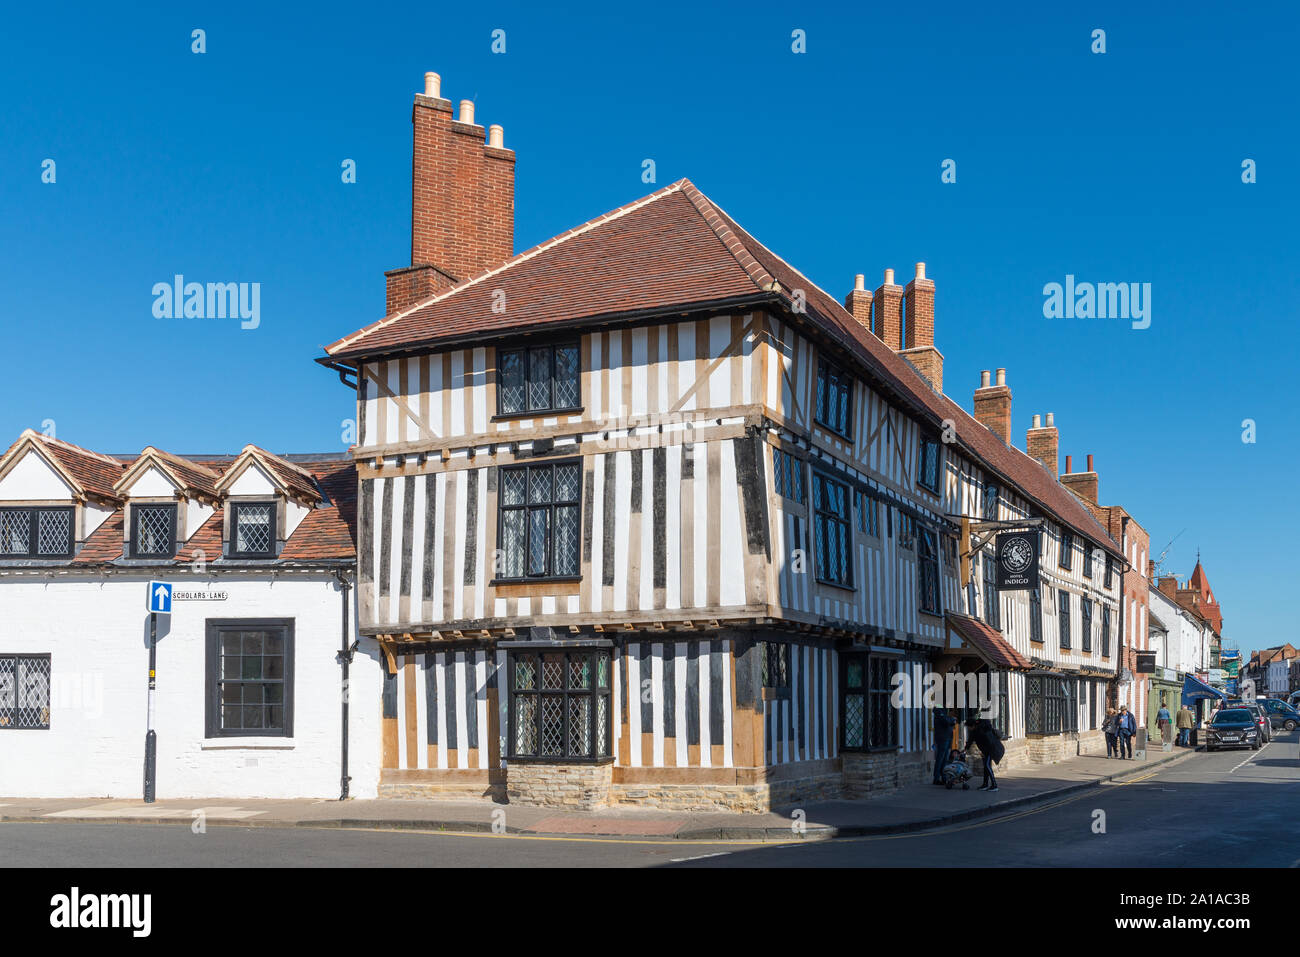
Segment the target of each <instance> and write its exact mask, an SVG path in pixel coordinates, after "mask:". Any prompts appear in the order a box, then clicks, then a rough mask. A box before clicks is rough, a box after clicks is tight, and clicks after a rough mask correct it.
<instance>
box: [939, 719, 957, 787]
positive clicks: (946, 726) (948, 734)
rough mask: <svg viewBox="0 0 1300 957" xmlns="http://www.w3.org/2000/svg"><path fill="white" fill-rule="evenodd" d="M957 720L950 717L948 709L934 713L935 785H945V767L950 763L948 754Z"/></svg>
mask: <svg viewBox="0 0 1300 957" xmlns="http://www.w3.org/2000/svg"><path fill="white" fill-rule="evenodd" d="M956 725H957V719H956V718H953V717H950V716H949V715H948V709H947V708H939V709H937V710H936V711H935V712H934V783H935V784H942V783H943V766H944V765H945V764H947V763H948V753H949V751H950V750H951V746H952V729H953V728H954V727H956Z"/></svg>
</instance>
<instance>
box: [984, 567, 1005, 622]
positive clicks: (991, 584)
mask: <svg viewBox="0 0 1300 957" xmlns="http://www.w3.org/2000/svg"><path fill="white" fill-rule="evenodd" d="M1001 605H1002V600H1001V593H1000V592H999V591H998V566H997V562H996V561H994V560H993V558H992V557H991V556H989V555H985V556H984V622H985V624H987V625H988V626H989V627H990V628H996V629H998V630H999V631H1001V630H1002V608H1001Z"/></svg>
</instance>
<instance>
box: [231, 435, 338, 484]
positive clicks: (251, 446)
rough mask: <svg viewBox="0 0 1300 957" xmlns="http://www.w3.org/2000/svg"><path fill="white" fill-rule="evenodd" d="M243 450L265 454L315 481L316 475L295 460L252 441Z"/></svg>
mask: <svg viewBox="0 0 1300 957" xmlns="http://www.w3.org/2000/svg"><path fill="white" fill-rule="evenodd" d="M244 451H245V452H249V451H251V452H255V453H257V454H259V455H265V456H266V457H267V458H269V459H272V460H274V461H275V462H277V463H279V464H281V465H284V466H285V467H286V468H289V469H292V470H293V471H295V472H297V473H298V474H299V475H301V476H302V477H303V478H305V479H307V480H308V481H311V482H315V481H316V476H315V475H313V474H312V473H311V471H310V470H308V469H305V468H303V467H302V466H301V465H299V464H298V463H297V462H290V461H289V460H288V459H286V458H283V457H282V456H279V455H276V454H275V453H274V452H268V451H267V450H266V449H264V448H262V447H261V446H260V445H254V444H253V443H251V442H250V443H249V444H248V445H245V446H244ZM236 460H238V459H236ZM340 461H342V460H340ZM231 464H232V465H233V464H234V463H231Z"/></svg>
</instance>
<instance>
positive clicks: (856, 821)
mask: <svg viewBox="0 0 1300 957" xmlns="http://www.w3.org/2000/svg"><path fill="white" fill-rule="evenodd" d="M1195 755H1197V752H1195V751H1193V750H1191V749H1183V748H1175V749H1174V750H1173V751H1172V752H1163V751H1161V750H1160V749H1159V747H1158V746H1157V747H1156V748H1153V749H1148V751H1147V753H1146V757H1145V758H1144V759H1134V760H1121V759H1109V758H1104V757H1076V758H1071V759H1068V760H1065V761H1060V762H1057V763H1055V764H1049V765H1042V766H1034V767H1026V768H1017V769H1015V770H1012V771H1006V772H1003V773H1000V774H999V775H998V784H999V789H998V790H997V791H994V792H989V791H980V790H977V789H976V785H975V784H974V783H972V787H971V789H970V790H969V791H963V790H960V789H953V790H951V791H950V790H948V789H946V788H942V787H936V786H934V785H932V784H930V783H928V782H927V783H925V784H917V785H909V786H907V787H904V788H900V789H898V790H897V791H893V792H890V793H888V794H884V795H880V796H877V797H872V798H868V799H865V800H855V801H809V802H804V803H802V804H799V805H797V806H790V807H783V808H778V809H777V810H775V811H773V812H771V813H767V814H741V813H727V812H685V811H664V810H655V809H651V808H637V807H618V808H607V809H602V810H599V811H566V810H560V809H555V808H537V807H524V806H518V805H505V804H495V803H493V802H491V801H488V800H479V801H445V800H419V799H410V798H402V799H384V800H348V801H337V800H311V799H301V800H237V799H206V800H205V799H186V800H171V799H167V800H161V801H158V802H156V803H154V804H145V803H143V801H139V800H92V799H87V798H64V799H51V800H40V799H32V798H4V797H0V822H9V823H18V822H23V823H56V822H75V823H83V824H87V823H111V824H175V825H182V824H188V825H190V828H191V830H195V831H196V832H197V831H198V830H199V826H198V824H199V823H200V822H201V824H202V827H203V828H204V829H206V827H207V826H209V825H235V826H239V827H245V828H247V827H272V828H294V827H302V828H344V829H359V828H370V829H378V830H389V831H392V830H418V831H435V832H445V833H491V834H498V835H500V834H516V835H524V836H556V837H570V838H593V837H596V838H642V839H646V840H664V839H677V840H687V841H749V842H755V841H758V842H767V841H771V842H790V841H808V840H829V839H832V838H845V837H860V836H867V835H884V834H901V833H908V832H913V831H923V830H927V829H930V828H937V827H943V826H945V825H951V824H955V823H958V822H962V821H969V820H974V819H977V818H985V817H995V816H998V815H1001V814H1003V813H1005V812H1007V811H1010V810H1013V809H1017V808H1022V807H1029V806H1032V805H1036V804H1043V803H1050V802H1053V801H1057V800H1060V799H1062V798H1065V797H1067V796H1069V795H1073V794H1077V793H1080V792H1083V791H1086V790H1088V789H1090V788H1095V787H1098V786H1100V785H1102V784H1105V783H1110V782H1122V781H1126V780H1134V779H1141V778H1142V777H1143V776H1146V775H1150V774H1152V773H1154V772H1155V770H1156V769H1159V768H1163V767H1165V766H1168V765H1170V764H1173V763H1175V762H1182V761H1186V760H1188V759H1190V758H1192V757H1193V756H1195Z"/></svg>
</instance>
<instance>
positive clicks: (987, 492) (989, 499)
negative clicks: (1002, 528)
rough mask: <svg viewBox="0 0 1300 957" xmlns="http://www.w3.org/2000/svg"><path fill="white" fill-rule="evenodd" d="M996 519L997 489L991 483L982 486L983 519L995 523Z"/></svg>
mask: <svg viewBox="0 0 1300 957" xmlns="http://www.w3.org/2000/svg"><path fill="white" fill-rule="evenodd" d="M997 517H998V487H997V486H996V485H994V484H992V483H991V482H990V483H989V484H988V485H985V486H984V518H985V519H986V520H987V521H991V522H992V521H997Z"/></svg>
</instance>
